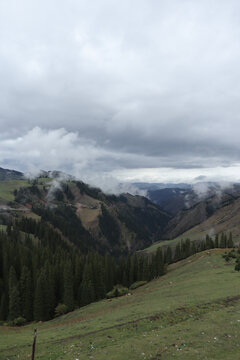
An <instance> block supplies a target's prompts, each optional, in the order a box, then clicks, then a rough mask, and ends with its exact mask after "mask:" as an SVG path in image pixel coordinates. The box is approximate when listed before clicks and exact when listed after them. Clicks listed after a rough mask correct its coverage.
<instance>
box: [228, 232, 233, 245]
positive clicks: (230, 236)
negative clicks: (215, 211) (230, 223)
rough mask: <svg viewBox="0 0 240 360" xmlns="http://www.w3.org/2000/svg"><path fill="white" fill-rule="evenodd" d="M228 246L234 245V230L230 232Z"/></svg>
mask: <svg viewBox="0 0 240 360" xmlns="http://www.w3.org/2000/svg"><path fill="white" fill-rule="evenodd" d="M227 247H228V248H233V247H234V244H233V238H232V232H230V234H229V238H228V240H227Z"/></svg>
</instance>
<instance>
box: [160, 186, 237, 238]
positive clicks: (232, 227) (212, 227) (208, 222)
mask: <svg viewBox="0 0 240 360" xmlns="http://www.w3.org/2000/svg"><path fill="white" fill-rule="evenodd" d="M239 195H240V194H239V186H236V187H234V188H232V189H229V190H226V191H225V192H222V193H221V194H215V195H213V196H210V197H208V198H207V199H204V200H202V201H200V202H198V203H196V204H195V205H194V206H192V207H191V208H189V209H185V210H182V211H180V212H179V213H178V214H177V215H176V216H175V217H174V218H172V219H171V220H170V221H169V223H168V225H167V227H166V229H165V233H164V239H174V238H176V237H177V236H180V235H185V233H186V232H188V231H189V233H191V234H193V233H201V232H204V235H206V233H208V232H210V233H211V234H212V235H213V234H217V233H219V232H221V231H224V232H230V231H232V232H233V233H234V234H233V235H234V237H235V238H236V237H238V235H239V233H240V226H239V225H238V210H237V209H238V207H239ZM233 215H234V216H233ZM190 229H191V230H190Z"/></svg>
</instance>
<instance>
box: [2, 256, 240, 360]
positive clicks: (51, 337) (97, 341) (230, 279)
mask: <svg viewBox="0 0 240 360" xmlns="http://www.w3.org/2000/svg"><path fill="white" fill-rule="evenodd" d="M223 251H224V250H222V249H214V250H211V251H206V252H204V253H198V254H195V255H194V256H192V257H191V258H188V259H186V260H183V261H181V262H179V263H177V264H173V265H171V266H170V268H169V272H168V273H167V274H166V275H165V276H163V277H162V278H160V279H156V280H154V281H152V282H150V283H148V284H146V285H145V286H143V287H141V288H139V289H136V290H135V291H133V292H132V295H131V296H124V297H121V298H116V299H113V300H112V301H108V300H103V301H100V302H97V303H93V304H91V305H88V306H86V307H84V308H81V309H79V310H76V311H74V312H72V313H69V314H67V315H64V316H62V317H60V318H57V319H54V320H52V321H49V322H46V323H37V324H36V323H35V324H30V325H27V326H25V327H22V328H10V327H6V326H2V327H0V349H1V350H0V354H1V355H0V359H1V360H3V359H4V360H6V359H11V360H12V359H28V358H29V357H30V353H31V342H32V335H33V329H34V328H35V327H36V328H37V329H38V338H37V348H36V359H41V360H57V359H66V360H76V359H79V360H81V359H84V360H85V359H97V360H103V359H104V360H105V359H110V360H125V359H132V360H137V359H155V360H156V359H157V360H159V359H161V360H162V359H166V360H168V359H191V360H192V359H232V360H234V359H239V358H240V344H239V331H240V287H239V283H240V278H239V276H240V275H239V273H238V272H236V271H234V270H233V268H234V265H233V263H232V264H231V263H230V264H229V263H226V262H225V261H224V260H223V258H222V256H221V254H222V253H223Z"/></svg>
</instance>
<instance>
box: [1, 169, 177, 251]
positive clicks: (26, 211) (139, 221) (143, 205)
mask: <svg viewBox="0 0 240 360" xmlns="http://www.w3.org/2000/svg"><path fill="white" fill-rule="evenodd" d="M55 175H56V176H54V178H49V177H48V176H49V174H48V173H44V177H39V178H36V179H34V180H26V179H25V180H12V181H4V182H2V183H0V221H1V223H2V224H7V223H9V222H13V221H16V220H21V219H22V218H24V217H28V218H31V219H35V221H41V222H45V223H46V224H50V225H51V226H52V227H53V228H54V229H55V230H56V231H58V232H59V233H60V234H61V236H62V238H63V239H65V241H66V242H67V243H68V244H71V245H73V246H76V247H77V248H79V249H80V250H81V251H83V252H87V251H89V250H96V251H98V252H100V253H104V252H105V251H108V252H110V253H111V254H113V255H119V254H121V253H127V252H134V251H135V250H138V249H141V248H144V247H146V246H148V245H150V244H152V243H153V242H154V241H156V240H158V239H159V238H161V236H162V234H163V231H164V228H165V227H166V225H167V223H168V222H169V220H170V219H171V215H169V214H168V213H166V212H165V211H163V210H161V209H160V208H159V207H158V206H157V205H155V204H153V203H152V202H151V201H150V200H149V199H147V198H144V197H142V196H133V195H130V194H122V195H121V196H115V195H106V194H104V193H103V192H102V191H101V190H100V189H97V188H92V187H90V186H88V185H87V184H85V183H83V182H81V181H76V180H71V178H69V177H65V179H63V176H62V174H61V176H60V175H59V174H57V173H55ZM42 176H43V174H42ZM20 223H21V222H20Z"/></svg>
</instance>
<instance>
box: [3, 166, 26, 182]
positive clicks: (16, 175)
mask: <svg viewBox="0 0 240 360" xmlns="http://www.w3.org/2000/svg"><path fill="white" fill-rule="evenodd" d="M23 178H24V174H23V173H21V172H20V171H15V170H9V169H3V168H1V167H0V181H2V180H22V179H23Z"/></svg>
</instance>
